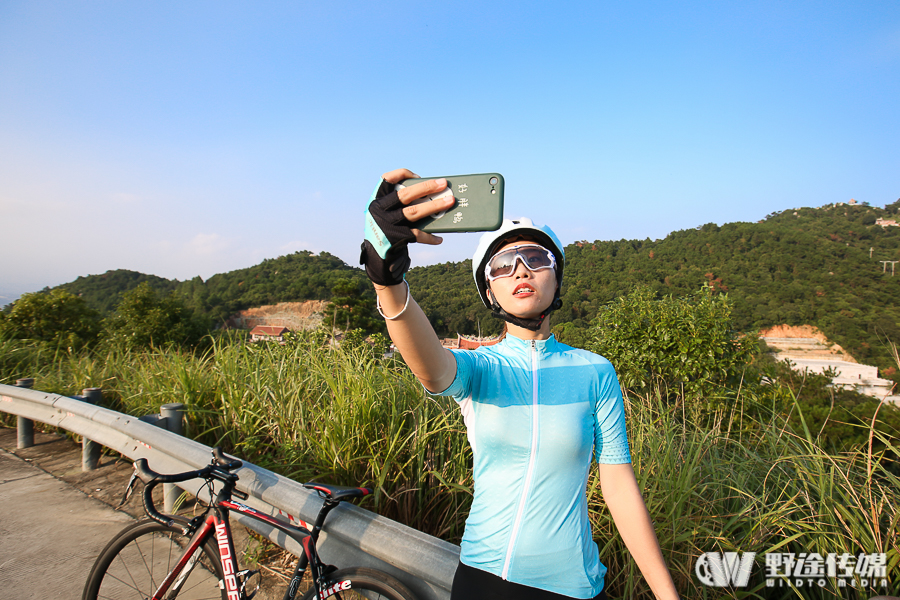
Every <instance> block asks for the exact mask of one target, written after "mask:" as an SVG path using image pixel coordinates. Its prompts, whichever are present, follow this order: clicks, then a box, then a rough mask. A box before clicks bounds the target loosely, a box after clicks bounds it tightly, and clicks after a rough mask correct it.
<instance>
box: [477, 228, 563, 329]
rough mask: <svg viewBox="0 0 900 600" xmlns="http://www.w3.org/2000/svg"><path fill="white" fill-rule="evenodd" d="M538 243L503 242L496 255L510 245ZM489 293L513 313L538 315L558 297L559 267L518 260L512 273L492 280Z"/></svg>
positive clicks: (524, 315)
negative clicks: (537, 267)
mask: <svg viewBox="0 0 900 600" xmlns="http://www.w3.org/2000/svg"><path fill="white" fill-rule="evenodd" d="M534 243H535V242H530V241H515V242H509V243H507V244H504V245H503V246H501V247H500V248H499V249H498V250H497V251H496V252H495V253H494V255H496V254H497V253H499V252H502V251H503V250H507V249H509V248H515V247H516V246H521V245H525V244H534ZM488 293H489V294H490V295H491V296H492V297H493V298H494V299H496V300H497V302H498V303H499V304H500V306H502V307H503V309H504V310H505V311H506V312H508V313H509V314H511V315H514V316H516V317H520V318H523V319H535V318H537V317H539V316H540V315H541V313H543V312H544V311H545V310H547V308H549V307H550V304H551V303H552V302H553V298H554V297H556V270H555V269H542V270H540V271H532V270H530V269H529V268H528V267H526V266H525V265H524V264H522V261H521V260H517V261H516V263H515V271H514V272H513V274H512V275H511V276H509V277H501V278H500V279H495V280H494V281H489V282H488Z"/></svg>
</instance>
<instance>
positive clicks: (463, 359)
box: [360, 169, 678, 600]
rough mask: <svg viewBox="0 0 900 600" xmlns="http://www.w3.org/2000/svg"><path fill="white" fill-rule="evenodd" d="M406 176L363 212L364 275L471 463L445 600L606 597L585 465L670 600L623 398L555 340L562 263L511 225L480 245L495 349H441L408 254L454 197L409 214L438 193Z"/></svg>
mask: <svg viewBox="0 0 900 600" xmlns="http://www.w3.org/2000/svg"><path fill="white" fill-rule="evenodd" d="M413 177H417V176H416V175H415V174H414V173H411V172H410V171H407V170H405V169H398V170H396V171H391V172H390V173H386V174H385V175H384V178H383V180H382V181H381V183H380V184H379V186H378V188H376V190H375V193H374V194H373V197H372V199H371V201H370V203H369V208H368V211H367V213H366V240H365V241H364V242H363V245H362V256H361V259H360V262H361V263H362V264H365V266H366V273H367V274H368V275H369V278H370V279H372V282H373V284H374V286H375V290H376V294H377V296H378V309H379V311H380V312H381V314H382V316H384V317H385V319H386V320H387V326H388V332H389V334H390V336H391V339H392V340H393V341H394V344H395V345H396V347H397V349H398V350H399V351H400V353H401V354H402V355H403V358H404V360H405V361H406V363H407V364H408V365H409V367H410V369H412V371H413V373H414V374H415V375H416V377H417V378H418V379H419V381H420V382H421V383H422V385H423V386H425V388H426V389H427V390H428V391H430V392H431V393H434V394H440V395H447V396H451V397H453V398H454V399H455V400H456V401H457V402H458V403H459V406H460V409H461V410H462V412H463V417H464V420H465V423H466V428H467V432H468V437H469V441H470V443H471V445H472V451H473V454H474V480H475V497H474V499H473V502H472V510H471V512H470V514H469V517H468V519H467V520H466V529H465V534H464V535H463V540H462V544H461V553H460V564H459V567H458V569H457V572H456V577H455V578H454V581H453V591H452V598H454V599H459V600H462V599H465V600H472V599H478V598H491V599H496V598H516V599H520V598H525V599H530V598H534V599H542V600H543V599H547V600H549V599H560V598H605V597H606V593H605V591H604V589H603V588H604V575H605V573H606V567H604V566H603V564H602V563H601V562H600V559H599V556H598V551H597V545H596V544H595V543H594V541H593V539H592V536H591V531H590V523H589V521H588V512H587V501H586V498H585V486H586V484H587V476H588V471H589V468H590V463H591V454H592V452H593V454H594V455H595V456H596V459H597V461H598V463H599V475H600V485H601V489H602V492H603V498H604V500H605V502H606V504H607V506H608V507H609V510H610V513H611V514H612V516H613V519H614V520H615V522H616V526H617V527H618V530H619V533H620V534H621V535H622V538H623V540H624V541H625V544H626V545H627V546H628V549H629V550H630V551H631V554H632V555H633V556H634V557H635V560H636V562H637V563H638V566H639V567H640V569H641V572H642V573H643V574H644V577H645V578H646V579H647V582H648V583H649V585H650V587H651V589H652V590H653V592H654V593H655V594H656V596H657V597H658V598H677V597H678V596H677V593H676V591H675V586H674V584H673V582H672V578H671V576H670V575H669V572H668V569H667V567H666V564H665V560H664V559H663V557H662V552H661V551H660V548H659V543H658V541H657V539H656V534H655V532H654V530H653V526H652V523H651V522H650V517H649V514H648V513H647V509H646V507H645V505H644V501H643V498H642V497H641V493H640V490H639V489H638V485H637V481H636V479H635V477H634V471H633V470H632V468H631V458H630V454H629V450H628V440H627V436H626V433H625V415H624V406H623V402H622V395H621V390H620V388H619V384H618V380H617V379H616V375H615V370H614V369H613V367H612V365H610V363H609V361H607V360H606V359H604V358H603V357H601V356H598V355H596V354H593V353H590V352H587V351H584V350H578V349H575V348H571V347H569V346H566V345H564V344H561V343H559V342H557V341H556V339H555V338H554V337H553V335H552V334H551V333H550V322H549V320H548V319H547V315H548V314H549V313H550V312H552V311H553V310H555V309H557V308H559V306H560V305H561V300H560V298H559V289H560V285H561V283H562V277H563V269H564V266H565V256H564V254H563V248H562V244H561V243H560V242H559V240H558V239H557V237H556V235H555V234H554V233H553V231H552V230H550V229H549V228H548V227H539V226H536V225H534V224H533V223H532V222H531V221H530V220H528V219H518V220H515V221H510V220H505V221H504V222H503V225H502V226H501V228H500V229H499V230H498V231H495V232H488V233H486V234H485V235H484V236H482V238H481V242H480V243H479V246H478V249H477V250H476V253H475V258H474V259H473V261H472V267H473V271H474V275H475V281H476V285H477V287H478V292H479V294H480V296H481V299H482V301H483V302H484V303H485V305H486V306H487V307H488V308H490V309H491V311H492V312H493V313H494V314H495V315H496V316H498V317H499V318H502V319H503V320H505V321H506V322H507V325H506V327H507V335H506V337H505V338H504V340H503V341H502V342H500V343H499V344H496V345H494V346H490V347H483V348H480V349H479V350H477V351H475V352H469V351H456V352H453V351H450V350H446V349H444V348H443V347H442V346H441V344H440V341H439V340H438V338H437V335H436V334H435V332H434V329H433V328H432V327H431V324H430V323H429V321H428V319H427V318H426V317H425V314H424V313H423V312H422V310H421V309H420V308H419V306H418V305H417V304H416V303H415V301H414V300H412V299H411V294H410V290H409V285H408V284H407V283H406V282H405V280H404V279H403V275H404V273H405V272H406V270H407V269H408V268H409V263H410V261H409V254H408V252H407V245H408V244H409V243H411V242H419V243H425V244H438V243H440V242H441V239H440V238H438V237H436V236H434V235H431V234H428V233H425V232H422V231H419V230H417V229H414V228H413V227H412V225H413V224H414V223H415V221H417V220H419V219H421V218H423V217H426V216H429V215H431V214H434V213H437V212H440V211H442V210H445V209H447V208H449V207H450V206H451V205H452V204H453V198H445V199H436V200H431V201H428V202H424V203H421V204H416V205H414V206H410V203H411V202H413V201H414V200H418V199H420V198H423V197H425V196H428V195H431V194H435V193H437V192H440V191H441V190H443V189H444V188H445V187H446V180H443V179H437V180H431V181H425V182H421V183H418V184H415V185H412V186H409V187H407V188H404V189H401V190H399V191H395V190H394V187H395V184H396V183H397V182H399V181H403V180H405V179H408V178H413Z"/></svg>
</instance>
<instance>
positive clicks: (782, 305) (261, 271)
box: [60, 200, 900, 368]
mask: <svg viewBox="0 0 900 600" xmlns="http://www.w3.org/2000/svg"><path fill="white" fill-rule="evenodd" d="M898 209H900V200H898V201H897V202H894V203H892V204H889V205H887V206H886V207H885V208H883V209H882V208H876V207H872V206H867V205H865V204H858V205H849V204H836V205H828V206H823V207H821V208H799V209H789V210H786V211H783V212H780V213H773V214H771V215H769V216H767V217H766V218H765V219H763V220H762V221H760V222H758V223H729V224H726V225H722V226H717V225H715V224H712V223H710V224H707V225H704V226H702V227H698V228H697V229H689V230H684V231H676V232H674V233H671V234H670V235H668V236H667V237H666V238H665V239H662V240H655V241H653V240H649V239H647V240H643V241H641V240H620V241H599V240H598V241H593V242H590V241H584V242H578V243H576V244H571V245H569V246H568V247H567V248H566V258H567V269H566V278H565V284H564V285H563V290H562V295H563V300H564V306H563V308H562V309H561V310H560V311H559V312H558V313H557V314H555V315H554V317H553V323H554V329H555V330H556V331H558V332H559V331H563V332H565V333H568V334H569V335H570V336H571V338H573V339H574V338H577V337H578V334H579V332H583V331H584V329H585V328H586V326H587V325H588V324H589V323H590V322H591V320H592V319H593V318H594V317H595V316H596V315H597V312H598V311H599V310H600V308H601V307H602V306H603V305H604V304H605V303H607V302H609V301H611V300H612V299H614V298H616V297H617V296H619V295H622V294H624V293H627V292H628V291H630V290H631V289H633V288H634V287H635V286H636V285H648V286H650V287H652V288H653V289H654V290H656V291H657V292H658V293H660V294H673V295H676V296H677V295H682V294H686V293H691V292H695V291H697V290H698V289H700V288H701V286H703V285H704V284H707V285H709V286H711V287H712V289H713V290H714V291H715V292H716V293H726V292H727V293H728V295H729V297H730V298H731V300H732V301H733V302H734V305H735V316H736V321H737V323H738V326H739V327H741V328H742V329H745V330H749V329H753V328H758V327H762V326H768V325H775V324H781V323H786V324H790V325H802V324H810V325H816V326H817V327H819V328H820V329H821V330H822V331H823V332H824V333H825V334H826V335H827V336H828V337H829V338H830V339H832V340H834V341H835V342H837V343H839V344H841V345H842V346H843V347H844V348H846V349H848V351H850V352H851V353H852V354H853V355H854V356H855V357H856V358H857V359H858V360H860V361H868V362H870V363H872V364H877V365H878V366H880V367H882V368H887V367H888V366H889V365H890V364H891V361H890V360H889V356H888V353H887V351H886V347H885V346H884V344H883V343H882V342H881V341H880V340H883V339H885V338H888V339H891V340H893V341H895V342H900V307H898V304H897V298H900V264H897V265H896V267H898V269H897V275H896V276H894V277H892V276H891V265H890V264H888V265H887V267H886V272H885V265H884V264H882V262H881V261H885V260H900V227H892V226H887V227H883V226H881V225H879V224H877V223H876V221H877V220H878V219H896V220H900V211H898ZM141 278H143V279H147V280H148V281H150V283H151V285H153V286H154V287H156V288H157V289H160V290H171V289H174V290H176V291H177V292H178V293H179V294H180V295H183V296H184V297H185V299H186V301H187V304H188V305H189V306H191V307H192V308H194V309H195V310H196V311H197V312H199V313H202V314H205V315H208V316H210V317H212V318H213V319H215V320H216V321H218V322H221V321H222V320H224V319H225V318H226V317H227V316H228V315H230V314H232V313H233V312H235V311H237V310H240V309H243V308H248V307H251V306H259V305H262V304H273V303H276V302H285V301H299V300H310V299H329V298H330V295H331V289H332V288H333V287H334V285H335V284H336V283H337V282H338V281H339V280H341V279H346V278H350V279H354V280H356V281H358V282H360V284H361V289H364V290H368V288H367V287H366V286H364V285H362V282H363V281H364V279H365V277H364V275H363V273H362V271H361V270H360V269H358V268H355V267H351V266H348V265H346V264H344V263H343V262H342V261H341V260H340V259H339V258H337V257H335V256H332V255H329V254H327V253H322V254H319V255H314V254H312V253H310V252H298V253H295V254H291V255H288V256H283V257H279V258H277V259H270V260H265V261H263V262H262V263H261V264H259V265H256V266H254V267H250V268H248V269H241V270H238V271H232V272H229V273H224V274H220V275H215V276H213V277H211V278H210V279H209V280H207V281H203V280H201V279H200V278H199V277H198V278H195V279H193V280H190V281H184V282H177V281H169V280H165V279H161V278H156V277H153V276H147V275H142V274H139V273H133V272H129V271H111V272H109V273H107V274H105V275H95V276H89V277H80V278H79V279H78V280H76V281H74V282H72V283H69V284H65V285H63V286H60V287H63V288H65V289H68V290H70V291H72V292H75V293H79V294H82V297H84V298H85V299H86V300H88V302H89V303H90V304H91V305H92V306H94V307H95V308H97V309H98V310H101V311H102V312H104V313H108V312H109V311H110V310H111V309H112V307H113V306H114V305H115V302H116V301H117V300H118V296H119V295H120V292H122V291H126V290H128V289H132V288H133V287H135V286H136V285H137V284H138V283H139V282H140V280H141ZM408 280H409V282H410V285H411V287H412V289H413V293H414V295H415V297H416V299H417V300H418V302H419V304H420V305H422V307H423V309H424V310H425V312H426V314H428V315H429V317H430V318H431V319H432V322H433V323H434V325H435V328H436V329H437V330H438V333H439V334H441V335H453V334H455V333H456V332H459V333H468V334H472V333H478V331H479V327H480V330H481V332H482V333H485V334H488V333H494V332H496V331H498V330H499V328H500V322H499V321H497V320H495V319H493V318H491V317H490V315H489V313H488V311H487V310H486V309H485V308H484V307H483V306H482V305H481V302H480V301H479V299H478V296H477V294H476V292H475V286H474V285H473V284H472V272H471V263H470V261H468V260H466V261H462V262H459V263H444V264H439V265H431V266H427V267H417V268H414V269H412V270H411V271H410V273H409V276H408ZM117 286H118V287H117ZM367 293H368V292H367Z"/></svg>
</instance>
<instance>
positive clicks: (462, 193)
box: [400, 173, 504, 233]
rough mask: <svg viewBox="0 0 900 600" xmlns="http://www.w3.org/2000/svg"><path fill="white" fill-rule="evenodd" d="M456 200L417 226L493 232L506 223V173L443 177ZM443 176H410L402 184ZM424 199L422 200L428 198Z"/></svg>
mask: <svg viewBox="0 0 900 600" xmlns="http://www.w3.org/2000/svg"><path fill="white" fill-rule="evenodd" d="M444 178H445V179H446V180H447V187H448V188H449V189H450V190H451V191H452V192H453V197H454V198H455V200H456V202H455V203H454V205H453V207H451V208H448V209H447V210H446V211H444V213H443V215H440V213H439V215H440V216H438V217H426V218H424V219H422V220H420V221H416V227H417V228H419V229H421V230H422V231H427V232H429V233H451V232H454V231H494V230H497V229H499V228H500V225H501V224H502V223H503V189H504V182H503V175H501V174H500V173H477V174H474V175H449V176H445V177H444ZM429 179H440V177H423V178H421V179H407V180H405V181H402V182H401V184H400V185H403V186H406V187H408V186H410V185H413V184H414V183H418V182H419V181H426V180H429ZM428 199H429V198H427V197H426V198H423V199H422V200H420V202H421V201H427V200H428Z"/></svg>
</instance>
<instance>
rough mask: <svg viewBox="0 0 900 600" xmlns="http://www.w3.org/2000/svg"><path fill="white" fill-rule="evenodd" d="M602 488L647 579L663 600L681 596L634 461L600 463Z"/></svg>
mask: <svg viewBox="0 0 900 600" xmlns="http://www.w3.org/2000/svg"><path fill="white" fill-rule="evenodd" d="M600 489H601V491H602V492H603V500H604V501H605V502H606V505H607V506H608V507H609V512H610V514H611V515H612V518H613V521H615V523H616V529H618V530H619V535H621V536H622V540H623V541H624V542H625V545H626V546H627V547H628V551H629V552H631V555H632V556H633V557H634V561H635V562H636V563H637V565H638V568H640V570H641V573H642V574H643V575H644V579H646V580H647V583H648V584H649V585H650V589H651V590H653V594H654V595H655V596H656V597H657V598H661V599H674V600H677V598H678V591H677V590H676V589H675V583H674V582H673V581H672V576H671V575H670V574H669V569H668V567H667V566H666V560H665V559H664V558H663V555H662V551H661V550H660V548H659V540H657V539H656V532H655V531H654V530H653V522H652V521H651V520H650V514H649V513H648V512H647V507H646V505H645V504H644V498H643V496H641V490H640V488H639V487H638V483H637V479H635V477H634V469H633V467H632V466H631V463H625V464H620V465H605V464H601V465H600Z"/></svg>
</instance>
